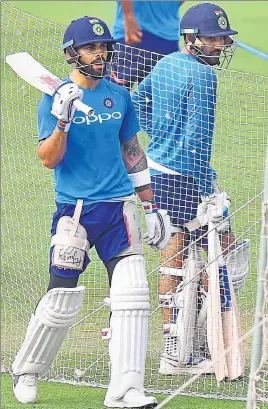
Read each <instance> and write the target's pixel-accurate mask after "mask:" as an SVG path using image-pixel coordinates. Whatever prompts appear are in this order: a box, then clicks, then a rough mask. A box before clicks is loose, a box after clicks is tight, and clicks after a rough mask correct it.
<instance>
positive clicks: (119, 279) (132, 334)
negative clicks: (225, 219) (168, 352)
mask: <svg viewBox="0 0 268 409" xmlns="http://www.w3.org/2000/svg"><path fill="white" fill-rule="evenodd" d="M110 306H111V312H112V315H111V320H110V327H111V328H110V330H111V338H110V341H109V353H110V362H111V370H110V373H111V379H110V384H109V390H108V394H109V396H110V397H112V398H113V399H119V398H121V397H122V396H123V395H124V394H125V393H126V392H127V390H129V389H130V388H134V389H138V390H142V388H143V382H144V370H145V356H146V349H147V337H148V314H149V309H150V299H149V288H148V282H147V278H146V271H145V261H144V258H143V257H142V256H139V255H133V256H129V257H126V258H124V259H122V260H120V261H119V262H118V263H117V264H116V266H115V269H114V272H113V278H112V285H111V290H110Z"/></svg>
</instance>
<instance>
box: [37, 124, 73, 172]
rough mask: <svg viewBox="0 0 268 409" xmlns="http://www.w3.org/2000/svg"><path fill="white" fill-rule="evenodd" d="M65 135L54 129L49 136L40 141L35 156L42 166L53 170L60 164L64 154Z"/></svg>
mask: <svg viewBox="0 0 268 409" xmlns="http://www.w3.org/2000/svg"><path fill="white" fill-rule="evenodd" d="M66 144H67V133H66V132H63V131H60V130H59V129H58V128H55V129H54V131H53V133H52V134H51V136H49V137H48V138H47V139H46V140H44V141H42V142H41V143H40V145H39V147H38V151H37V154H38V156H39V158H40V159H41V161H42V163H43V165H44V166H46V167H47V168H49V169H54V168H55V167H56V166H57V165H58V163H60V162H61V161H62V159H63V157H64V155H65V152H66Z"/></svg>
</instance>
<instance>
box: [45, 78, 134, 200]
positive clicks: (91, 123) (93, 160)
mask: <svg viewBox="0 0 268 409" xmlns="http://www.w3.org/2000/svg"><path fill="white" fill-rule="evenodd" d="M64 81H67V82H72V81H71V80H70V78H69V77H68V78H65V79H64ZM81 88H82V87H81ZM82 89H83V91H84V96H83V102H84V103H85V104H87V105H89V106H91V107H93V109H94V111H95V113H94V115H91V116H86V115H85V114H84V113H82V112H80V111H78V110H76V111H75V114H74V118H73V120H72V124H71V126H70V130H69V132H68V135H67V149H66V153H65V156H64V158H63V160H62V161H61V162H60V163H59V164H58V165H57V166H56V168H55V169H54V177H55V190H56V200H57V202H61V203H72V204H75V203H76V201H77V199H83V200H84V204H90V203H94V202H100V201H110V200H112V199H113V198H120V197H123V196H127V195H130V194H132V193H133V192H134V189H133V186H132V183H131V181H130V179H129V177H128V174H127V170H126V168H125V164H124V161H123V158H122V155H121V151H120V142H124V141H127V140H128V139H130V138H132V137H133V136H134V135H135V134H136V133H137V132H138V131H139V125H138V121H137V117H136V113H135V110H134V107H133V104H132V101H131V98H130V95H129V92H128V91H127V90H126V89H125V88H124V87H121V86H119V85H116V84H113V83H111V82H109V81H107V80H105V79H102V80H100V82H99V84H98V85H97V87H96V88H95V89H86V88H82ZM51 106H52V97H50V96H48V95H44V96H43V98H42V100H41V102H40V104H39V107H38V128H39V140H42V139H46V138H48V137H49V136H50V135H51V134H52V132H53V131H54V129H55V126H56V123H57V119H56V118H55V117H54V116H53V115H52V114H51V113H50V111H51Z"/></svg>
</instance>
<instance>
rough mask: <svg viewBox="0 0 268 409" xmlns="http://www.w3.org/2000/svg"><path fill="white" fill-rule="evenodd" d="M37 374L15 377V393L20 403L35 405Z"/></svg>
mask: <svg viewBox="0 0 268 409" xmlns="http://www.w3.org/2000/svg"><path fill="white" fill-rule="evenodd" d="M37 378H38V376H37V375H36V374H32V373H30V374H23V375H13V392H14V395H15V397H16V399H17V400H18V401H19V402H20V403H35V402H36V396H37Z"/></svg>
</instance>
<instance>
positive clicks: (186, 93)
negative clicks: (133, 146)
mask: <svg viewBox="0 0 268 409" xmlns="http://www.w3.org/2000/svg"><path fill="white" fill-rule="evenodd" d="M216 88H217V78H216V74H215V72H214V70H213V69H212V67H210V66H208V65H203V64H201V63H199V62H198V60H197V59H196V58H194V57H193V56H191V55H186V54H182V53H180V52H176V53H173V54H170V55H168V56H166V57H164V58H162V59H161V60H160V61H159V62H158V64H157V65H156V66H155V67H154V69H153V70H152V72H151V73H150V74H149V75H148V76H147V77H146V78H145V79H144V80H143V81H142V83H141V84H140V85H139V87H138V88H137V90H136V91H135V92H134V94H133V96H132V100H133V103H134V106H135V109H136V112H137V115H138V120H139V122H140V126H141V129H142V130H143V131H144V132H146V133H147V135H148V136H149V137H150V143H149V147H148V149H147V155H148V157H149V158H150V159H152V160H153V161H154V162H156V163H157V164H160V165H162V166H165V167H166V168H168V169H170V170H172V171H175V172H177V173H179V174H182V175H186V176H191V177H193V178H194V179H195V182H196V184H197V185H198V187H199V190H200V194H201V195H204V196H206V195H209V194H211V193H213V192H214V188H213V185H212V180H214V179H215V172H214V171H213V170H212V168H211V167H210V158H211V150H212V139H213V130H214V122H215V106H216ZM157 173H159V171H157V170H152V174H157Z"/></svg>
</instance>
